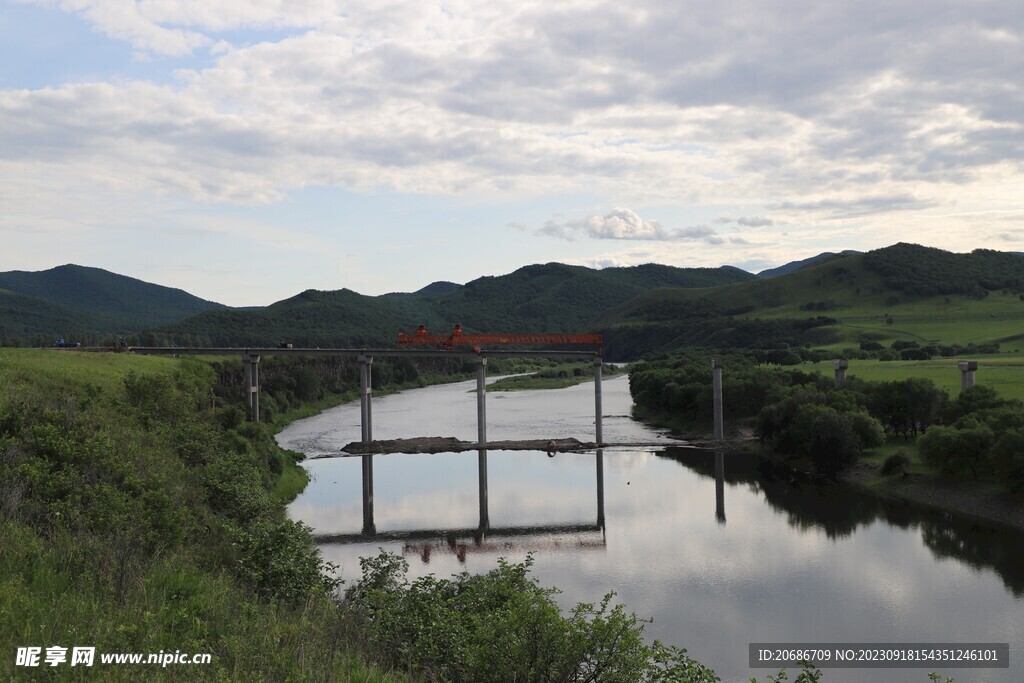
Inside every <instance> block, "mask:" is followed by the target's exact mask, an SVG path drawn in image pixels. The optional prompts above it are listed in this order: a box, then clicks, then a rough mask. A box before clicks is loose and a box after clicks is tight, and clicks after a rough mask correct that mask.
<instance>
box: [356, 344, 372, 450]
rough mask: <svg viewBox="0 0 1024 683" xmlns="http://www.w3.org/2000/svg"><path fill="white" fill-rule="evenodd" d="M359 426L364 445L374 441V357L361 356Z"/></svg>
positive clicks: (359, 359) (359, 358)
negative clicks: (372, 367)
mask: <svg viewBox="0 0 1024 683" xmlns="http://www.w3.org/2000/svg"><path fill="white" fill-rule="evenodd" d="M357 360H358V361H359V424H360V426H361V427H362V439H363V443H370V442H371V441H373V412H372V411H373V384H372V374H371V370H370V368H371V366H372V364H373V357H372V356H359V357H358V359H357Z"/></svg>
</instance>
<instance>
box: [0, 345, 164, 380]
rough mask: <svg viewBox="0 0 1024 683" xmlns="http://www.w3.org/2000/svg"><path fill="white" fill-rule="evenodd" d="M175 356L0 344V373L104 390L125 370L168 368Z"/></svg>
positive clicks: (121, 376)
mask: <svg viewBox="0 0 1024 683" xmlns="http://www.w3.org/2000/svg"><path fill="white" fill-rule="evenodd" d="M177 362H178V361H177V360H176V359H174V358H169V357H165V356H136V355H134V354H130V353H92V352H88V351H74V350H56V349H12V348H0V373H3V374H4V375H6V376H9V377H12V378H15V379H22V380H25V381H27V382H30V383H32V384H33V385H36V386H46V387H55V386H60V385H83V384H92V385H94V386H98V387H100V388H101V389H103V390H106V391H114V390H118V389H120V388H121V387H122V383H123V381H124V376H125V375H127V374H128V371H129V370H135V371H136V372H169V371H170V370H172V369H173V368H174V367H175V365H176V364H177Z"/></svg>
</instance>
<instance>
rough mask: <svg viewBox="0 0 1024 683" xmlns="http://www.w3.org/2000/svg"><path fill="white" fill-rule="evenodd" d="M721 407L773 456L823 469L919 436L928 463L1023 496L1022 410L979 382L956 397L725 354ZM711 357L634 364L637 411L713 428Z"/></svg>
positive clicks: (916, 382) (931, 387) (916, 381)
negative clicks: (990, 480)
mask: <svg viewBox="0 0 1024 683" xmlns="http://www.w3.org/2000/svg"><path fill="white" fill-rule="evenodd" d="M719 356H720V357H723V359H724V362H725V364H726V370H725V373H726V381H725V391H724V392H723V394H724V395H723V407H724V410H725V414H726V415H727V416H728V417H729V418H730V419H742V420H747V421H748V422H749V423H751V424H753V425H754V427H755V435H756V436H757V438H758V439H759V441H760V443H761V444H762V445H763V447H764V448H765V449H766V450H767V451H768V452H770V453H775V454H779V455H784V456H796V457H800V458H806V459H807V460H809V461H810V462H811V463H813V465H814V467H815V468H816V469H817V470H818V471H819V472H823V473H830V474H834V473H837V472H839V471H841V470H842V469H844V468H845V467H848V466H849V465H850V464H852V463H853V462H854V461H855V460H856V458H857V457H858V456H859V455H860V454H861V453H862V452H863V451H864V450H866V449H870V448H875V447H877V446H880V445H882V444H883V443H884V442H885V439H886V437H887V436H890V437H897V438H903V439H907V440H909V439H912V438H916V437H918V436H920V439H919V450H920V455H921V458H922V460H923V461H924V462H925V463H927V464H928V465H930V466H932V467H934V468H935V469H936V470H937V471H938V472H940V473H941V474H943V475H946V476H961V475H969V476H973V477H981V476H995V477H996V478H997V479H998V481H999V482H1001V483H1002V484H1003V485H1004V486H1005V487H1006V488H1008V489H1009V490H1011V491H1021V490H1024V404H1022V403H1021V402H1020V401H1017V400H1011V399H1005V398H1002V397H1000V396H999V395H998V394H997V393H996V392H995V390H993V389H992V388H990V387H984V386H975V387H971V388H970V389H967V390H965V391H963V392H961V393H960V394H959V395H957V396H956V398H951V397H950V396H949V394H948V393H947V392H946V391H945V390H944V389H940V388H938V387H936V386H935V384H934V382H932V381H931V380H929V379H924V378H909V379H903V380H896V381H882V382H877V381H876V382H869V381H865V380H860V379H858V378H850V379H848V380H847V381H846V382H845V383H844V384H843V385H841V386H836V385H835V382H834V380H833V379H832V378H831V377H825V376H823V375H821V374H820V373H817V372H806V371H804V370H801V369H797V368H789V367H779V366H769V365H761V364H758V363H757V362H756V358H755V356H754V354H741V353H736V352H733V353H730V354H725V355H722V354H719ZM710 358H711V354H710V353H709V352H691V353H686V354H680V355H678V356H674V357H671V358H666V359H661V360H659V361H653V362H644V363H639V364H637V365H635V366H634V367H633V369H632V371H631V373H630V392H631V394H632V396H633V401H634V403H635V405H636V406H637V407H638V409H639V410H638V412H639V413H640V414H641V415H648V416H653V417H661V418H663V419H664V418H667V419H669V420H674V421H675V423H676V424H677V425H681V426H684V427H690V428H699V429H704V428H707V427H708V426H709V425H710V424H711V423H712V420H713V414H712V389H711V366H710V362H709V361H710Z"/></svg>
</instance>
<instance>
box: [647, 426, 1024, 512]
mask: <svg viewBox="0 0 1024 683" xmlns="http://www.w3.org/2000/svg"><path fill="white" fill-rule="evenodd" d="M634 413H635V417H637V419H640V420H642V421H643V422H645V423H646V424H650V425H652V426H655V427H660V428H663V429H669V430H671V434H672V437H673V438H677V439H683V440H686V441H687V442H689V444H690V445H692V446H694V447H698V448H708V449H712V448H716V447H717V442H716V441H715V440H714V439H713V438H711V436H710V435H709V434H706V433H698V432H696V431H695V430H693V428H692V427H690V426H688V425H685V424H684V423H682V422H681V421H679V420H678V419H670V418H669V417H668V416H664V415H659V414H657V413H654V412H652V411H641V410H638V409H634ZM726 426H727V429H726V434H727V436H728V438H727V439H726V441H725V442H724V448H725V449H726V450H736V449H744V450H750V451H752V452H754V453H755V454H756V455H758V457H762V458H764V459H766V460H769V461H771V462H772V463H774V464H780V463H779V460H778V459H777V458H771V457H769V456H767V455H765V454H763V453H762V452H761V449H760V447H759V445H758V442H757V438H756V437H755V436H754V432H753V428H752V427H750V426H749V425H748V424H738V425H736V424H734V425H729V424H727V425H726ZM782 464H785V462H783V463H782ZM878 467H879V463H877V462H873V461H866V460H860V461H857V462H855V463H854V464H853V466H852V467H850V468H849V469H847V470H846V471H845V472H843V473H842V474H841V475H840V477H839V480H840V481H841V482H843V483H844V484H847V485H849V486H852V487H854V488H857V489H858V490H861V491H864V492H866V493H870V494H872V495H875V496H879V497H882V498H888V499H891V500H900V501H904V502H908V503H913V504H915V505H922V506H924V507H927V508H930V509H933V510H939V511H942V512H951V513H954V514H957V515H963V516H965V517H970V518H973V519H976V520H978V521H983V522H986V523H994V524H998V525H1001V526H1006V527H1010V528H1014V529H1017V530H1020V531H1024V501H1022V500H1020V499H1018V498H1014V497H1013V496H1012V495H1011V494H1009V493H1007V492H1006V490H1005V489H1004V488H1003V487H1001V486H999V485H998V483H996V482H994V481H987V480H977V481H972V480H969V479H956V480H949V479H943V478H942V477H940V476H939V475H937V474H934V473H931V472H928V471H924V472H920V471H915V472H911V473H909V474H907V475H906V476H902V477H901V476H895V477H886V476H883V475H880V474H879V473H878ZM792 469H794V470H796V471H800V472H802V473H806V471H807V470H809V469H810V465H809V464H808V465H807V466H806V467H799V466H792ZM918 469H921V468H920V467H919V468H918Z"/></svg>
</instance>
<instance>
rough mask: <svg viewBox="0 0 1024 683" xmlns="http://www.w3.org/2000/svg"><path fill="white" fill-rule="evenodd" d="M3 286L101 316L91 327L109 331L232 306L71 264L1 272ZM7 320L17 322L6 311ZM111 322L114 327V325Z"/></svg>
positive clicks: (129, 328) (0, 283)
mask: <svg viewBox="0 0 1024 683" xmlns="http://www.w3.org/2000/svg"><path fill="white" fill-rule="evenodd" d="M0 289H2V290H7V291H8V292H14V293H16V294H20V295H22V296H25V297H32V298H34V299H41V300H43V301H45V302H49V303H51V304H57V305H58V306H61V307H65V309H72V310H75V311H78V312H80V313H84V314H86V315H87V316H95V317H96V322H97V323H98V324H97V325H91V326H90V327H88V329H101V328H106V331H108V332H129V331H131V332H134V331H138V330H139V329H141V328H143V327H148V326H153V325H160V324H163V323H168V322H174V321H177V320H182V319H183V318H186V317H188V316H190V315H195V314H196V313H200V312H202V311H206V310H212V309H224V308H226V307H225V306H223V305H222V304H218V303H214V302H212V301H205V300H203V299H200V298H199V297H196V296H193V295H191V294H189V293H188V292H186V291H184V290H181V289H175V288H171V287H163V286H161V285H155V284H152V283H149V282H143V281H142V280H136V279H135V278H131V277H127V276H124V275H117V274H116V273H111V272H109V271H106V270H103V269H101V268H87V267H85V266H76V265H71V264H69V265H64V266H58V267H56V268H51V269H49V270H43V271H39V272H26V271H18V270H14V271H9V272H6V273H0ZM42 309H43V310H44V311H45V310H50V309H51V307H48V306H43V307H42ZM2 320H3V322H4V323H9V322H13V321H9V320H7V316H6V315H5V316H4V318H3V319H2ZM111 324H112V325H114V328H113V329H110V328H109V327H108V326H109V325H111ZM44 325H45V323H44Z"/></svg>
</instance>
